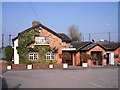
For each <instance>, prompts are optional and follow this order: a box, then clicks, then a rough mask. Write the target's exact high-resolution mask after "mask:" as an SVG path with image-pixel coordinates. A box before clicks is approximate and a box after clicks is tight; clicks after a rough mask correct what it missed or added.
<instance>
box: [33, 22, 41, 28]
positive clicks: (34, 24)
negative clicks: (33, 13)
mask: <svg viewBox="0 0 120 90" xmlns="http://www.w3.org/2000/svg"><path fill="white" fill-rule="evenodd" d="M39 24H40V22H39V21H37V20H35V21H33V22H32V26H33V27H34V26H37V25H39Z"/></svg>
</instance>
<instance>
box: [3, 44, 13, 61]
mask: <svg viewBox="0 0 120 90" xmlns="http://www.w3.org/2000/svg"><path fill="white" fill-rule="evenodd" d="M5 55H6V60H7V61H12V57H13V48H12V47H11V46H6V47H5Z"/></svg>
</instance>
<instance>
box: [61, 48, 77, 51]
mask: <svg viewBox="0 0 120 90" xmlns="http://www.w3.org/2000/svg"><path fill="white" fill-rule="evenodd" d="M74 50H76V48H63V49H62V51H74Z"/></svg>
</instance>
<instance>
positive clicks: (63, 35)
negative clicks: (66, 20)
mask: <svg viewBox="0 0 120 90" xmlns="http://www.w3.org/2000/svg"><path fill="white" fill-rule="evenodd" d="M58 35H59V36H60V37H61V39H62V41H63V42H71V41H72V40H71V39H70V38H69V37H68V36H67V35H65V34H64V33H58Z"/></svg>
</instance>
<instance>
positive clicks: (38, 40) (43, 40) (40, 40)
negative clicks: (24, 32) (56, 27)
mask: <svg viewBox="0 0 120 90" xmlns="http://www.w3.org/2000/svg"><path fill="white" fill-rule="evenodd" d="M47 42H48V37H35V43H37V44H39V43H47Z"/></svg>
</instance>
